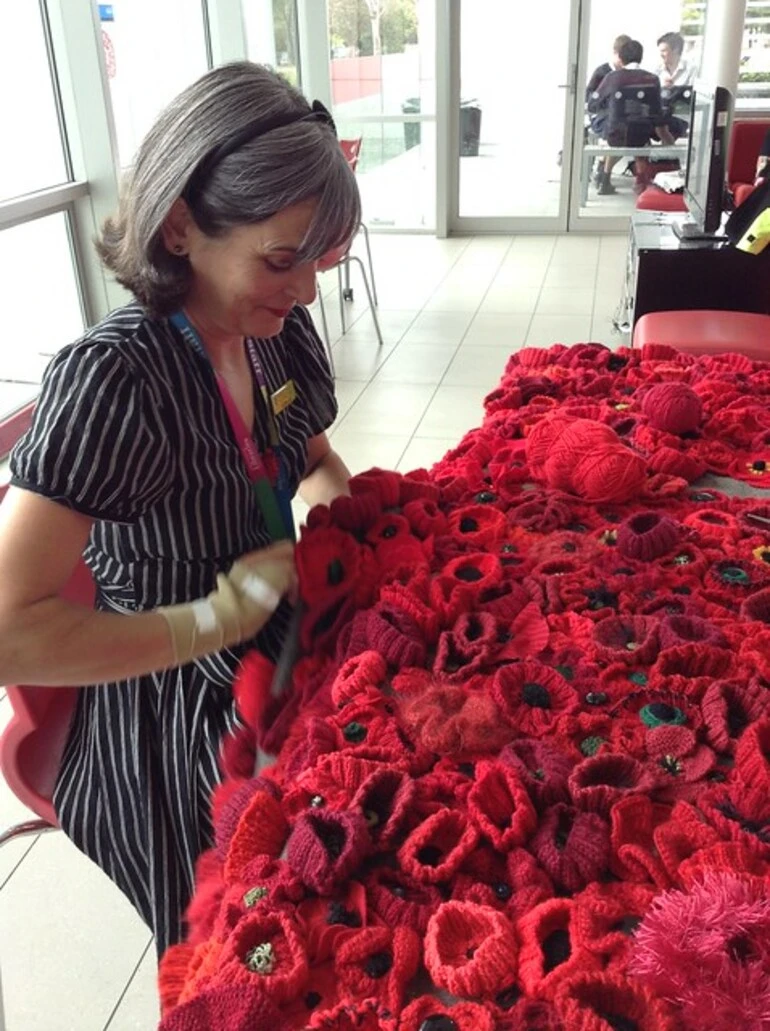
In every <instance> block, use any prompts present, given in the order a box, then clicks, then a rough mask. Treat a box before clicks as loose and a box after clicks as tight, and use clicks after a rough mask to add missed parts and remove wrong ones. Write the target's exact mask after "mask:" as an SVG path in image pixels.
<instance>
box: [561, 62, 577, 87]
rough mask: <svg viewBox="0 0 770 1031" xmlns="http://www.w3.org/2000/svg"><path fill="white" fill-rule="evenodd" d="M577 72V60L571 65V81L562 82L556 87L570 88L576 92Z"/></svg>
mask: <svg viewBox="0 0 770 1031" xmlns="http://www.w3.org/2000/svg"><path fill="white" fill-rule="evenodd" d="M577 73H578V66H577V61H575V62H574V63H573V64H571V65H570V67H569V74H570V81H569V82H560V83H559V85H558V86H557V87H556V88H557V89H568V90H569V91H570V93H572V94H574V93H575V92H576V91H577Z"/></svg>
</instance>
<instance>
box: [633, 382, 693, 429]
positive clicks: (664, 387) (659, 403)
mask: <svg viewBox="0 0 770 1031" xmlns="http://www.w3.org/2000/svg"><path fill="white" fill-rule="evenodd" d="M642 411H643V412H644V414H645V415H646V416H647V418H648V419H649V420H650V423H651V425H652V426H654V427H655V429H656V430H663V431H664V433H676V434H677V435H678V434H681V433H691V432H692V431H693V430H697V428H698V427H699V426H700V424H701V420H702V418H703V406H702V405H701V400H700V398H699V397H698V395H697V394H696V393H695V391H694V390H691V389H690V387H688V386H686V385H685V384H684V383H658V384H657V385H656V386H654V387H653V388H652V390H650V391H649V392H648V393H647V395H646V396H645V398H644V401H643V402H642Z"/></svg>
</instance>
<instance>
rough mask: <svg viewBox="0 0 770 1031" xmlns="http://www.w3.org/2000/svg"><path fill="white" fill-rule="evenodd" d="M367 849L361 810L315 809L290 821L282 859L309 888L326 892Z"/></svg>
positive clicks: (330, 889) (347, 872) (366, 835)
mask: <svg viewBox="0 0 770 1031" xmlns="http://www.w3.org/2000/svg"><path fill="white" fill-rule="evenodd" d="M370 850H371V839H370V837H369V834H368V831H367V825H366V820H365V818H364V816H363V815H362V814H361V813H359V812H357V811H355V810H347V811H341V812H332V811H329V810H325V809H318V810H313V811H309V812H307V813H305V814H304V815H303V816H300V817H299V819H298V820H297V822H296V823H295V824H294V829H293V830H292V832H291V835H290V836H289V841H288V843H287V846H286V859H287V862H288V864H289V866H290V867H291V868H292V870H294V872H295V873H296V874H297V876H298V877H299V878H301V880H302V881H303V882H304V883H305V884H306V885H307V886H308V887H309V888H312V889H313V891H317V892H318V893H319V895H329V894H331V892H333V891H334V889H335V887H336V886H337V885H339V884H342V883H343V882H344V881H345V880H346V879H347V878H348V877H349V876H350V875H351V874H352V873H353V871H354V870H356V869H357V867H358V865H359V863H360V862H361V860H362V859H363V858H364V857H365V856H366V855H367V853H368V852H369V851H370Z"/></svg>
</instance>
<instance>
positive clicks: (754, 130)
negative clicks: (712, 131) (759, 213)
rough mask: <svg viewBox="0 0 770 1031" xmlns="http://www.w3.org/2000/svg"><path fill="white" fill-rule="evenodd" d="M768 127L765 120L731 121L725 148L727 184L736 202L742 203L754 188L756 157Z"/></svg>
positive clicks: (769, 125)
mask: <svg viewBox="0 0 770 1031" xmlns="http://www.w3.org/2000/svg"><path fill="white" fill-rule="evenodd" d="M768 129H770V122H768V121H767V120H764V121H761V120H759V119H757V120H756V121H747V122H733V127H732V130H731V132H730V145H729V147H728V150H727V184H728V186H729V188H730V190H731V191H732V193H733V195H734V196H735V202H736V204H741V203H743V201H744V200H745V199H746V197H747V196H748V195H749V194H750V193H751V191H752V190H753V189H754V179H755V177H756V174H757V158H758V157H759V151H760V149H761V147H762V142H763V140H764V138H765V134H766V133H767V131H768Z"/></svg>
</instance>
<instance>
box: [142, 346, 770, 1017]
mask: <svg viewBox="0 0 770 1031" xmlns="http://www.w3.org/2000/svg"><path fill="white" fill-rule="evenodd" d="M485 409H486V414H485V417H484V420H483V423H482V425H481V426H480V427H479V428H478V429H474V430H471V431H470V432H469V433H468V434H467V435H466V436H465V438H464V439H463V440H462V441H461V442H460V443H459V444H458V446H457V447H456V448H454V449H453V450H452V451H450V452H449V453H448V454H447V455H446V456H445V457H444V458H443V459H442V460H441V461H440V462H438V463H437V464H436V466H435V467H434V468H433V470H431V471H430V472H427V471H425V470H418V471H416V472H414V473H411V474H408V475H406V476H402V475H400V474H398V473H395V472H389V471H386V470H376V469H375V470H371V471H370V472H368V473H364V474H362V475H360V476H356V477H354V478H353V480H352V482H351V496H350V497H349V498H339V499H337V500H336V501H334V502H333V503H332V504H331V505H330V506H329V507H318V508H316V509H314V510H312V511H311V512H310V514H309V516H308V520H307V526H306V527H305V528H304V529H303V532H302V539H301V541H300V544H299V546H298V549H297V564H298V569H299V576H300V593H301V596H302V598H303V600H304V603H305V614H304V618H303V622H302V632H301V649H302V654H301V656H300V658H299V659H298V661H297V662H296V664H295V666H294V669H293V677H292V682H291V685H290V687H289V690H288V691H287V692H286V693H285V694H284V696H283V697H282V698H281V699H279V700H277V701H276V700H275V699H273V697H272V695H271V691H270V686H271V683H272V678H273V673H274V667H273V665H272V664H271V663H269V662H267V661H266V660H265V659H264V658H262V657H261V656H259V654H258V653H257V652H252V653H250V654H248V655H246V656H245V657H244V662H243V664H242V667H241V671H240V673H239V676H238V677H237V679H236V683H235V685H234V696H235V702H236V706H237V710H238V714H239V716H240V720H241V723H242V726H241V727H240V728H239V731H238V733H236V734H235V735H233V736H232V737H230V738H228V739H226V740H225V741H223V748H222V773H223V783H222V784H221V786H219V787H217V788H216V789H215V791H214V795H213V797H212V823H213V831H214V833H213V842H212V847H210V848H209V849H208V850H207V851H206V852H204V853H203V855H202V856H201V857H200V858H199V860H198V863H197V866H196V882H197V888H196V892H195V895H194V897H193V899H192V901H191V903H190V905H189V908H188V911H187V914H186V916H187V922H188V927H189V931H188V939H187V941H185V942H184V943H180V944H178V945H174V946H172V948H170V949H169V950H168V952H167V953H166V955H165V956H164V957H163V959H162V962H161V964H160V968H159V986H160V994H161V1005H162V1010H163V1024H162V1027H163V1028H164V1031H166V1029H168V1031H175V1029H176V1031H187V1029H188V1028H189V1029H193V1031H198V1029H199V1028H200V1029H201V1031H202V1029H203V1028H209V1027H211V1028H219V1027H222V1028H227V1029H230V1028H233V1029H235V1028H241V1027H242V1028H244V1031H245V1028H246V1027H251V1026H254V1027H256V1026H259V1027H263V1026H264V1027H269V1028H271V1029H275V1031H322V1029H325V1031H466V1029H467V1031H471V1029H473V1031H518V1029H519V1028H528V1029H530V1031H611V1029H615V1031H617V1029H619V1028H623V1029H627V1028H633V1029H634V1031H724V1028H729V1027H736V1028H737V1027H757V1028H759V1027H761V1026H762V1025H761V1021H762V1020H764V1019H765V1018H766V1015H767V1013H768V1012H770V1000H769V999H768V993H767V984H768V976H770V963H769V962H768V945H767V943H768V942H769V941H770V929H769V928H768V927H767V926H766V924H767V919H768V906H767V898H768V893H769V892H770V801H769V800H770V759H769V758H768V757H770V730H769V729H768V728H770V504H767V503H765V502H764V501H762V500H761V499H758V498H752V497H748V498H744V497H728V496H727V494H726V493H723V492H721V491H718V490H715V489H714V488H713V487H711V486H710V485H701V484H698V483H692V484H691V482H690V481H693V480H695V479H697V478H698V477H699V476H701V475H702V474H703V473H704V472H706V471H709V472H712V473H715V474H718V475H724V474H730V475H732V476H737V477H738V478H740V479H742V480H744V481H746V482H748V483H749V484H752V485H754V486H760V487H761V486H762V485H763V484H765V483H766V482H767V483H770V364H767V365H765V364H763V363H760V362H752V361H750V360H748V359H745V358H742V357H740V356H739V357H737V358H736V357H735V356H729V355H727V356H713V357H696V356H693V355H681V354H678V353H677V352H676V351H675V350H674V349H672V348H670V347H657V346H653V345H649V346H646V347H645V348H643V349H641V350H638V351H632V350H628V349H624V348H621V349H619V350H617V351H614V352H612V351H609V350H608V349H606V348H603V347H601V346H600V345H598V344H586V345H578V346H576V347H573V348H567V347H563V346H555V347H553V348H548V349H536V348H526V349H523V350H521V351H518V352H515V353H514V354H513V355H512V356H511V358H510V359H509V361H508V363H507V365H506V370H505V373H504V376H503V378H502V381H501V383H500V385H499V386H498V388H497V389H496V390H495V391H493V392H492V393H491V394H490V395H489V397H488V398H487V400H486V402H485ZM613 463H615V464H614V465H613ZM632 488H633V489H632ZM258 743H259V746H260V747H261V748H262V749H263V750H267V751H270V752H272V753H273V754H276V756H277V758H276V762H275V765H274V766H272V768H270V769H268V770H267V771H264V770H263V771H262V773H261V775H260V776H259V777H255V776H254V770H255V759H256V751H257V744H258ZM266 745H269V746H270V747H269V748H267V749H266Z"/></svg>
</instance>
